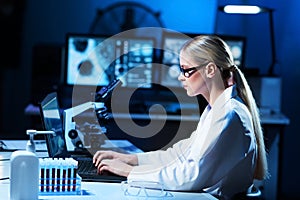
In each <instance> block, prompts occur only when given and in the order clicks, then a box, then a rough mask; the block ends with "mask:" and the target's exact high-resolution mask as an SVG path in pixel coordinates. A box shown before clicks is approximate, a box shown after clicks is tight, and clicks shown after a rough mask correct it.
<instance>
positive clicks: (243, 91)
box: [232, 66, 268, 180]
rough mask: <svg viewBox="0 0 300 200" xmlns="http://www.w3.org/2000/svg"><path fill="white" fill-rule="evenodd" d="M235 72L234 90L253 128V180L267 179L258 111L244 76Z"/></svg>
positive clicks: (266, 165)
mask: <svg viewBox="0 0 300 200" xmlns="http://www.w3.org/2000/svg"><path fill="white" fill-rule="evenodd" d="M234 69H235V70H232V73H233V78H234V80H235V82H236V88H237V92H238V95H239V97H240V98H241V99H242V100H243V101H244V102H245V104H246V106H247V108H248V109H249V111H250V113H251V116H252V122H253V127H254V133H255V138H256V143H257V147H258V149H257V163H256V168H255V172H254V178H255V179H259V180H262V179H265V178H267V177H268V164H267V156H266V150H265V144H264V136H263V131H262V127H261V122H260V116H259V110H258V107H257V105H256V102H255V99H254V97H253V95H252V92H251V89H250V87H249V85H248V83H247V81H246V79H245V76H244V74H243V73H242V72H241V70H240V69H239V68H238V67H236V66H235V68H234Z"/></svg>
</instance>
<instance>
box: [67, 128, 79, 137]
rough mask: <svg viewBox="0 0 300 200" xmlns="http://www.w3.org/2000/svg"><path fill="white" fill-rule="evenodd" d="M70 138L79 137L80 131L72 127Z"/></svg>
mask: <svg viewBox="0 0 300 200" xmlns="http://www.w3.org/2000/svg"><path fill="white" fill-rule="evenodd" d="M68 135H69V138H71V139H76V138H77V137H78V132H77V131H76V130H75V129H71V130H70V131H69V134H68Z"/></svg>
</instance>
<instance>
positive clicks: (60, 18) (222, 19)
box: [0, 0, 300, 198]
mask: <svg viewBox="0 0 300 200" xmlns="http://www.w3.org/2000/svg"><path fill="white" fill-rule="evenodd" d="M24 1H25V0H24ZM7 2H8V3H12V4H13V5H16V3H15V1H7ZM115 2H119V1H117V0H114V1H112V0H110V1H104V0H102V1H96V0H88V1H85V0H64V1H60V0H51V1H47V0H26V1H25V3H24V5H21V10H22V11H18V12H20V13H22V15H21V16H16V20H17V25H16V26H17V27H16V28H15V29H12V30H11V31H8V32H9V33H12V34H9V36H10V37H7V40H12V41H14V40H15V39H16V40H17V41H19V42H18V43H17V44H15V45H16V46H14V48H15V51H14V52H16V54H15V55H14V56H13V61H18V62H13V63H15V64H14V65H13V66H8V65H4V63H3V62H2V63H1V62H0V67H1V74H0V76H1V81H0V85H1V87H0V90H1V100H0V103H1V105H0V106H1V107H0V108H1V115H0V116H1V118H0V119H1V132H0V139H1V138H23V137H24V134H25V130H26V129H27V128H31V125H32V124H31V120H30V118H29V117H28V116H26V115H25V114H24V109H25V107H26V106H27V105H28V103H30V102H31V101H32V96H31V89H32V82H33V80H32V79H33V76H32V74H33V70H32V68H33V67H32V66H33V65H34V61H33V59H32V57H33V55H32V52H33V47H35V46H36V45H39V44H49V45H52V46H54V47H57V46H61V45H63V44H64V39H65V34H66V33H67V32H75V33H87V32H88V31H89V28H90V26H91V23H92V21H93V19H94V17H95V15H96V9H98V8H105V7H107V6H108V5H111V4H113V3H115ZM136 2H140V3H145V5H146V6H148V7H150V8H151V9H153V10H154V11H160V12H161V19H162V21H163V22H164V25H165V27H166V28H170V29H174V30H177V31H182V32H190V33H219V34H229V35H238V36H245V37H246V38H247V49H246V52H247V54H246V60H245V64H246V67H247V68H249V69H251V68H257V69H259V73H260V74H261V75H262V74H266V73H267V71H268V67H269V65H270V64H271V50H270V33H269V24H268V22H269V21H268V16H267V15H266V14H260V15H256V16H241V15H226V14H224V13H220V12H218V11H217V7H218V5H224V4H228V3H232V4H234V3H240V4H247V3H248V4H253V5H261V6H265V7H270V8H273V9H275V12H274V28H275V40H276V51H277V60H278V62H277V64H276V66H275V70H274V72H275V74H276V75H278V76H280V77H281V78H282V107H281V110H282V112H283V113H284V114H285V115H286V116H288V117H289V118H290V125H289V126H288V127H287V128H286V131H285V134H284V149H283V153H284V156H283V160H281V161H280V162H282V164H283V180H282V181H283V186H282V191H283V193H284V194H285V195H289V196H291V197H298V198H299V197H300V195H299V194H298V190H299V184H298V183H297V181H298V180H299V179H300V173H299V168H300V162H299V159H298V157H299V153H300V148H299V140H300V134H298V132H299V125H298V123H297V122H298V116H299V114H300V104H299V102H300V99H299V97H298V96H299V95H298V94H297V92H298V91H300V90H299V89H300V79H299V78H298V77H300V67H299V66H300V61H299V58H298V57H299V55H298V54H299V53H298V52H299V51H300V39H299V35H300V26H299V25H298V23H299V22H298V21H299V17H300V16H299V15H300V14H299V8H300V2H299V1H298V0H289V1H288V2H284V1H280V0H265V1H258V0H251V1H250V0H230V1H228V0H200V1H198V0H185V1H180V0H172V1H171V0H166V1H159V0H153V1H145V2H143V1H142V0H140V1H136ZM1 7H3V5H2V4H1ZM1 12H2V13H3V11H1ZM0 18H1V20H3V19H5V20H6V18H5V17H4V16H3V15H1V16H0ZM1 20H0V21H1ZM1 26H2V27H3V28H2V27H1V32H2V30H8V28H9V26H8V25H7V23H1ZM15 31H18V32H19V33H21V34H20V36H18V34H14V33H15ZM1 48H8V47H7V46H4V47H3V46H2V47H1ZM19 51H20V52H21V53H20V55H19V54H18V53H17V52H19ZM1 52H2V51H1ZM52 53H53V52H52ZM56 53H57V54H59V52H56ZM54 54H55V53H54ZM3 59H6V61H7V59H8V57H7V55H5V54H4V55H3V54H1V60H3ZM52 62H53V63H56V62H57V61H55V60H54V61H52ZM9 63H10V62H9ZM270 98H271V97H270Z"/></svg>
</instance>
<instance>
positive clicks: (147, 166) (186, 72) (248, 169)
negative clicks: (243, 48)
mask: <svg viewBox="0 0 300 200" xmlns="http://www.w3.org/2000/svg"><path fill="white" fill-rule="evenodd" d="M180 66H181V68H180V70H181V74H180V75H179V77H178V80H180V81H181V82H182V85H183V87H184V89H185V90H186V92H187V95H188V96H196V95H199V94H201V95H203V97H204V98H205V99H206V100H207V102H208V105H207V107H206V108H205V110H204V111H203V113H202V115H201V117H200V121H199V123H198V126H197V128H196V130H195V131H194V132H193V133H192V134H191V136H190V137H189V138H187V139H184V140H181V141H179V142H177V143H176V144H174V145H173V146H172V147H171V148H168V149H167V150H157V151H152V152H146V153H139V154H130V155H129V154H121V153H117V152H113V151H98V152H96V153H95V155H94V158H93V160H94V164H95V166H96V167H97V168H98V170H99V171H100V172H102V171H105V170H106V171H110V172H113V173H115V174H118V175H121V176H125V177H127V179H128V181H131V180H134V181H145V180H146V181H154V182H160V183H163V185H164V187H165V189H168V190H176V191H205V192H208V193H211V194H212V195H214V196H217V197H220V198H221V199H229V198H231V197H232V196H234V195H235V194H237V193H241V192H245V191H247V189H248V188H249V187H250V186H251V185H252V184H253V180H254V179H264V178H266V176H267V174H268V169H267V161H266V152H265V145H264V140H263V133H262V128H261V124H260V118H259V113H258V109H257V106H256V103H255V100H254V98H253V95H252V92H251V90H250V88H249V85H248V83H247V81H246V79H245V77H244V75H243V74H242V72H241V71H240V69H239V68H238V67H237V66H236V65H235V64H234V62H233V57H232V54H231V52H230V49H229V47H228V46H227V44H226V43H225V42H224V41H223V40H222V39H220V38H219V37H217V36H212V35H202V36H198V37H196V38H194V39H191V40H190V41H188V42H187V43H186V44H185V45H184V46H183V48H182V49H181V51H180Z"/></svg>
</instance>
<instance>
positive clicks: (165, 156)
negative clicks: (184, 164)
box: [137, 131, 195, 165]
mask: <svg viewBox="0 0 300 200" xmlns="http://www.w3.org/2000/svg"><path fill="white" fill-rule="evenodd" d="M194 136H195V131H194V132H193V133H192V134H191V136H190V137H189V138H186V139H183V140H180V141H178V142H177V143H175V144H174V145H173V146H172V147H170V148H168V149H167V150H157V151H150V152H146V153H139V154H137V157H138V165H167V164H169V163H171V162H173V161H174V160H176V159H177V158H178V157H180V156H181V155H183V154H184V153H186V151H187V150H188V149H189V146H190V143H191V141H192V140H193V138H194Z"/></svg>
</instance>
